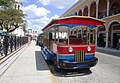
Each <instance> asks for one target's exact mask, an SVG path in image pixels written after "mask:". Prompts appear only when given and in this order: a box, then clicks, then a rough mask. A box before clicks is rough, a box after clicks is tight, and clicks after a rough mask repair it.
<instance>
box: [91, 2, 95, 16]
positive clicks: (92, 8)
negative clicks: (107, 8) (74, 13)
mask: <svg viewBox="0 0 120 83" xmlns="http://www.w3.org/2000/svg"><path fill="white" fill-rule="evenodd" d="M90 16H91V17H95V18H96V2H95V1H93V2H92V3H91V5H90Z"/></svg>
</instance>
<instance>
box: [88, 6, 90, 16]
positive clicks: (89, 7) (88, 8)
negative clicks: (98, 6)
mask: <svg viewBox="0 0 120 83" xmlns="http://www.w3.org/2000/svg"><path fill="white" fill-rule="evenodd" d="M88 16H90V5H89V6H88Z"/></svg>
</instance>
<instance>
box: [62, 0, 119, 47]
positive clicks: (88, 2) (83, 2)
mask: <svg viewBox="0 0 120 83" xmlns="http://www.w3.org/2000/svg"><path fill="white" fill-rule="evenodd" d="M71 14H77V15H80V16H91V17H95V18H98V19H103V20H105V21H106V23H105V26H103V27H99V28H98V30H97V34H98V37H99V36H101V35H102V36H104V43H105V44H104V47H106V48H107V47H114V48H115V47H116V46H117V43H118V38H120V0H79V1H78V2H77V3H76V4H74V5H73V6H72V7H71V8H70V9H69V10H68V11H66V12H65V13H64V14H63V15H62V16H61V17H64V16H68V15H71Z"/></svg>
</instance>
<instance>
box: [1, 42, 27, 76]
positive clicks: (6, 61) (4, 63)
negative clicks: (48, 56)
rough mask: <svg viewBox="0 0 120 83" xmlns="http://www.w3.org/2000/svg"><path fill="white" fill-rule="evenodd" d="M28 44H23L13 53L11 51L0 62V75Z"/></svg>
mask: <svg viewBox="0 0 120 83" xmlns="http://www.w3.org/2000/svg"><path fill="white" fill-rule="evenodd" d="M27 47H28V45H27V44H26V45H24V46H23V47H21V48H20V49H18V50H17V51H15V52H14V53H11V54H10V55H9V56H8V57H6V58H5V59H4V60H3V59H2V61H1V62H0V76H1V75H2V74H4V72H5V71H6V70H7V69H8V68H9V67H10V66H11V65H12V63H13V62H14V61H15V60H16V59H17V58H18V57H19V56H20V55H21V54H22V53H23V52H24V51H25V49H26V48H27Z"/></svg>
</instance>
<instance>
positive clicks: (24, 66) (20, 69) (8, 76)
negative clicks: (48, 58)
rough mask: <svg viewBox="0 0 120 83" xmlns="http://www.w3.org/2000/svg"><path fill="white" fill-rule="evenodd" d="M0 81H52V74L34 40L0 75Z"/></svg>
mask: <svg viewBox="0 0 120 83" xmlns="http://www.w3.org/2000/svg"><path fill="white" fill-rule="evenodd" d="M0 83H52V74H51V73H50V70H49V69H48V66H47V64H46V62H45V61H44V59H43V57H42V54H41V52H40V47H39V46H36V45H35V42H32V43H31V44H30V45H29V46H28V47H27V48H26V49H24V51H23V52H22V53H21V55H20V56H19V57H18V58H17V59H16V60H15V61H14V63H13V64H12V65H11V66H10V67H9V68H8V69H7V70H6V71H5V73H3V74H2V75H1V77H0Z"/></svg>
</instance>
